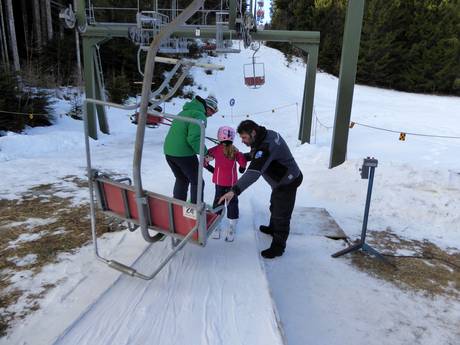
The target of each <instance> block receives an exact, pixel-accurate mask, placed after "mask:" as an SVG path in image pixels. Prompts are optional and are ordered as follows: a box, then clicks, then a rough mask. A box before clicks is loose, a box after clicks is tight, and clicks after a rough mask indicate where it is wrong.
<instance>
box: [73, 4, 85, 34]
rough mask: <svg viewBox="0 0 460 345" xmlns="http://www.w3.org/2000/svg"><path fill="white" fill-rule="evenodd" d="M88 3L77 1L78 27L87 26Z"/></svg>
mask: <svg viewBox="0 0 460 345" xmlns="http://www.w3.org/2000/svg"><path fill="white" fill-rule="evenodd" d="M85 6H86V1H85V0H75V12H76V13H75V15H76V17H77V27H81V28H83V27H85V26H86V12H85V11H86V9H85Z"/></svg>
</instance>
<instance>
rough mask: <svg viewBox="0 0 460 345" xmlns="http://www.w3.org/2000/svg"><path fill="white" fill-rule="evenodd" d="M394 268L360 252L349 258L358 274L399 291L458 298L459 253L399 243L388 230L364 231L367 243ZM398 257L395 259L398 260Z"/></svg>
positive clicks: (411, 242) (412, 242) (418, 243)
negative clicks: (399, 289) (387, 284)
mask: <svg viewBox="0 0 460 345" xmlns="http://www.w3.org/2000/svg"><path fill="white" fill-rule="evenodd" d="M366 242H368V243H369V244H370V245H371V246H372V247H374V248H375V249H377V250H378V251H379V252H380V253H382V254H386V255H385V258H386V259H387V260H388V261H389V262H390V263H392V264H393V265H394V266H395V267H392V266H390V265H388V264H385V263H382V262H381V261H380V260H377V259H375V258H369V256H368V255H366V254H364V253H363V252H361V251H359V252H355V253H353V254H352V256H351V257H352V263H353V265H355V266H356V267H358V268H359V269H360V270H363V271H366V272H368V273H370V274H372V275H373V276H376V277H378V278H380V279H384V280H386V281H389V282H391V283H393V284H395V285H397V286H398V287H400V288H403V289H410V290H415V291H418V292H421V293H423V294H425V295H427V296H431V297H433V296H435V295H444V296H446V297H451V298H452V297H453V298H459V297H460V251H459V250H458V249H455V248H452V249H449V250H448V251H445V250H443V249H441V248H439V247H438V246H436V245H435V244H433V243H432V242H430V241H428V240H424V241H417V240H409V239H403V238H401V237H399V236H398V235H396V234H395V233H393V232H392V231H391V229H386V230H385V231H368V239H367V241H366ZM398 256H399V257H398Z"/></svg>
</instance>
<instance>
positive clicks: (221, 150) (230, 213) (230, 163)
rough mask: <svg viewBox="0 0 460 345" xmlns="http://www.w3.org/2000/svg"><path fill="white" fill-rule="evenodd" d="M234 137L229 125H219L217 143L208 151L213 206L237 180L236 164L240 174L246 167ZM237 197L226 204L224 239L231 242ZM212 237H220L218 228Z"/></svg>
mask: <svg viewBox="0 0 460 345" xmlns="http://www.w3.org/2000/svg"><path fill="white" fill-rule="evenodd" d="M234 139H235V130H234V129H233V128H231V127H228V126H224V127H220V128H219V130H218V132H217V140H219V145H217V146H214V147H213V148H211V149H210V150H209V151H208V155H209V156H211V157H212V158H214V160H215V165H214V167H212V166H210V165H209V164H207V166H206V169H208V170H209V171H211V172H212V173H213V174H212V182H213V183H214V184H215V185H216V195H215V197H214V205H213V207H217V206H219V204H218V202H219V199H220V198H221V196H222V195H224V194H225V193H227V192H229V191H230V189H231V188H232V187H233V186H234V185H235V184H236V181H237V180H238V173H237V172H236V165H237V163H238V164H239V169H238V170H239V172H240V173H241V174H242V173H244V171H245V169H246V163H247V162H246V159H245V158H244V155H243V154H242V153H241V152H239V151H238V149H237V148H236V147H235V146H234V145H233V140H234ZM238 217H239V210H238V198H237V197H236V196H235V197H234V198H233V199H232V200H231V201H230V203H229V204H228V205H227V218H228V219H229V222H230V227H229V228H228V229H227V233H226V236H225V240H226V241H229V242H232V241H233V239H234V235H235V228H236V224H237V222H238ZM213 238H216V239H219V238H220V228H218V229H216V231H215V232H214V234H213Z"/></svg>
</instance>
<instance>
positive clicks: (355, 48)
mask: <svg viewBox="0 0 460 345" xmlns="http://www.w3.org/2000/svg"><path fill="white" fill-rule="evenodd" d="M364 1H365V0H349V1H348V10H347V17H346V20H345V30H344V33H343V43H342V57H341V63H340V77H339V87H338V91H337V103H336V107H335V120H334V133H333V135H332V145H331V156H330V161H329V168H334V167H336V166H338V165H340V164H342V163H343V162H345V159H346V155H347V144H348V130H349V124H350V118H351V108H352V104H353V92H354V87H355V81H356V69H357V65H358V54H359V44H360V40H361V27H362V23H363V13H364Z"/></svg>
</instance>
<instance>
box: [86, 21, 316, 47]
mask: <svg viewBox="0 0 460 345" xmlns="http://www.w3.org/2000/svg"><path fill="white" fill-rule="evenodd" d="M134 25H135V24H134V23H133V24H132V25H131V26H134ZM129 27H130V25H121V24H104V25H90V26H88V28H87V30H86V32H85V33H83V34H82V35H83V37H101V38H102V37H103V38H106V39H110V38H114V37H122V38H128V29H129ZM197 27H199V28H200V36H199V37H197V36H196V28H197ZM171 37H180V38H215V37H216V29H215V27H205V26H199V25H198V26H195V25H185V26H184V25H183V26H180V27H179V28H177V29H176V30H174V33H173V34H172V35H171ZM251 37H252V38H253V39H254V40H255V41H272V42H290V43H308V44H319V40H320V33H319V32H318V31H288V30H261V31H257V32H254V33H252V34H251ZM223 38H224V39H241V37H240V35H239V33H238V32H237V31H235V30H229V29H227V30H225V29H224V33H223Z"/></svg>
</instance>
